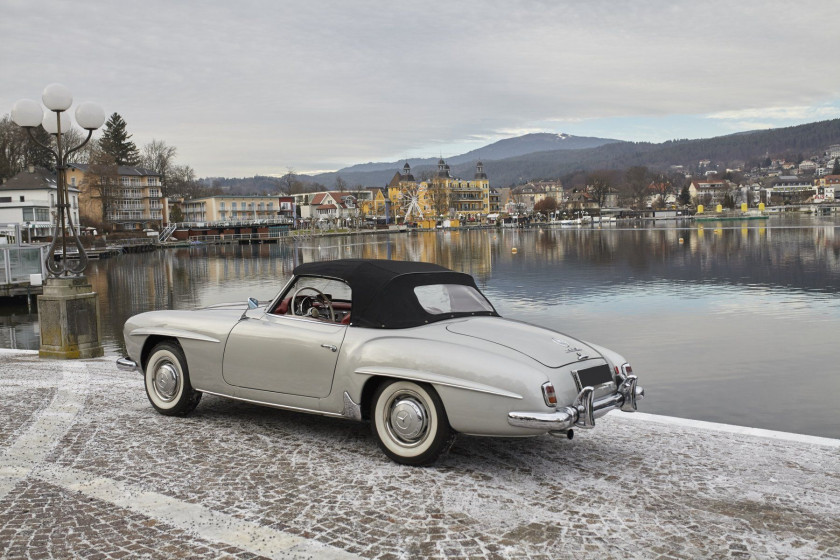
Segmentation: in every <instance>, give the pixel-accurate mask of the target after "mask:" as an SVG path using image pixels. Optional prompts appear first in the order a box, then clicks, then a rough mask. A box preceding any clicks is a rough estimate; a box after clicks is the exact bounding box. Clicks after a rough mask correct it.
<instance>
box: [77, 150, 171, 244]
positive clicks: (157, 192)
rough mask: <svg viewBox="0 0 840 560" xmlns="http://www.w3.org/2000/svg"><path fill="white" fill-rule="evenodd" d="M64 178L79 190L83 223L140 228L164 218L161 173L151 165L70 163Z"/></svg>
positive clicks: (161, 220) (153, 224)
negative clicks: (147, 167)
mask: <svg viewBox="0 0 840 560" xmlns="http://www.w3.org/2000/svg"><path fill="white" fill-rule="evenodd" d="M65 180H66V181H67V185H68V187H71V188H76V189H78V190H79V213H80V215H81V218H82V220H83V221H84V222H85V224H86V225H90V226H95V227H102V226H112V227H114V228H115V229H118V230H139V229H144V228H150V227H153V228H159V227H160V226H161V224H162V223H163V222H164V208H165V203H164V199H163V196H162V193H161V180H160V175H159V174H158V173H156V172H154V171H152V170H151V169H146V168H144V167H130V166H126V165H120V166H117V165H104V166H95V165H88V164H82V163H73V164H70V166H69V167H68V168H67V170H66V171H65Z"/></svg>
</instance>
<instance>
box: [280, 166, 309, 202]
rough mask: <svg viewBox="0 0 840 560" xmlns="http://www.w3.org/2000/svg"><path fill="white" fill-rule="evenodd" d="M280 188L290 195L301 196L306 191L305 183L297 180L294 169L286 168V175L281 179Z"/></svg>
mask: <svg viewBox="0 0 840 560" xmlns="http://www.w3.org/2000/svg"><path fill="white" fill-rule="evenodd" d="M280 187H281V188H282V189H284V190H285V191H286V193H287V194H289V195H293V194H300V193H302V192H304V190H305V188H304V184H303V182H302V181H300V180H299V179H298V178H297V173H296V172H295V170H294V168H293V167H287V168H286V174H285V175H283V176H282V177H281V178H280Z"/></svg>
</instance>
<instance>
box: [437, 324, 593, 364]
mask: <svg viewBox="0 0 840 560" xmlns="http://www.w3.org/2000/svg"><path fill="white" fill-rule="evenodd" d="M446 330H448V331H449V332H451V333H454V334H459V335H463V336H469V337H472V338H477V339H480V340H484V341H487V342H491V343H493V344H498V345H500V346H504V347H505V348H508V349H510V350H513V351H515V352H519V353H520V354H524V355H525V356H528V357H529V358H531V359H533V360H535V361H537V362H539V363H540V364H542V365H544V366H546V367H550V368H559V367H563V366H565V365H569V364H573V363H575V362H578V361H581V360H585V359H587V358H598V357H601V354H600V353H599V352H597V351H596V350H595V349H594V348H592V347H591V346H589V345H588V344H586V343H584V342H581V341H580V340H577V339H575V338H572V337H570V336H567V335H565V334H561V333H558V332H555V331H551V330H548V329H544V328H542V327H537V326H534V325H529V324H527V323H521V322H519V321H512V320H510V319H502V318H501V317H475V318H471V319H466V320H463V321H457V322H452V323H450V324H448V325H447V326H446Z"/></svg>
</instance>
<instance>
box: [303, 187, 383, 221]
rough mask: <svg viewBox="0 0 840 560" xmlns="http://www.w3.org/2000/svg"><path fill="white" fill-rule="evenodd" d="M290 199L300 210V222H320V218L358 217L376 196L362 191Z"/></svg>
mask: <svg viewBox="0 0 840 560" xmlns="http://www.w3.org/2000/svg"><path fill="white" fill-rule="evenodd" d="M292 197H293V198H294V200H295V204H296V206H297V208H298V209H299V210H300V218H301V219H302V220H312V219H315V220H320V219H321V218H323V219H330V220H332V219H344V218H355V217H359V216H360V215H361V213H362V207H363V205H364V204H370V203H375V198H376V194H375V193H374V192H372V191H371V190H369V189H362V190H358V191H353V192H347V191H318V192H309V193H299V194H295V195H292ZM383 207H384V204H383ZM383 212H384V208H383Z"/></svg>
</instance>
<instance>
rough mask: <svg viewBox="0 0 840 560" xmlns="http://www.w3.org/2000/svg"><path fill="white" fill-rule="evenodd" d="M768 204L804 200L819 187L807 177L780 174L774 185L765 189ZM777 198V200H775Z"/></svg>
mask: <svg viewBox="0 0 840 560" xmlns="http://www.w3.org/2000/svg"><path fill="white" fill-rule="evenodd" d="M764 191H765V193H766V197H767V198H766V201H767V203H768V204H777V203H779V202H791V201H793V200H799V199H801V200H803V201H804V199H805V198H807V197H810V196H811V195H813V194H815V193H816V192H817V187H816V186H814V185H813V184H812V183H811V182H810V181H808V180H807V179H803V178H802V177H797V176H795V175H779V177H777V178H776V181H775V182H774V183H773V186H771V187H767V188H766V189H764ZM774 199H775V200H774Z"/></svg>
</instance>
